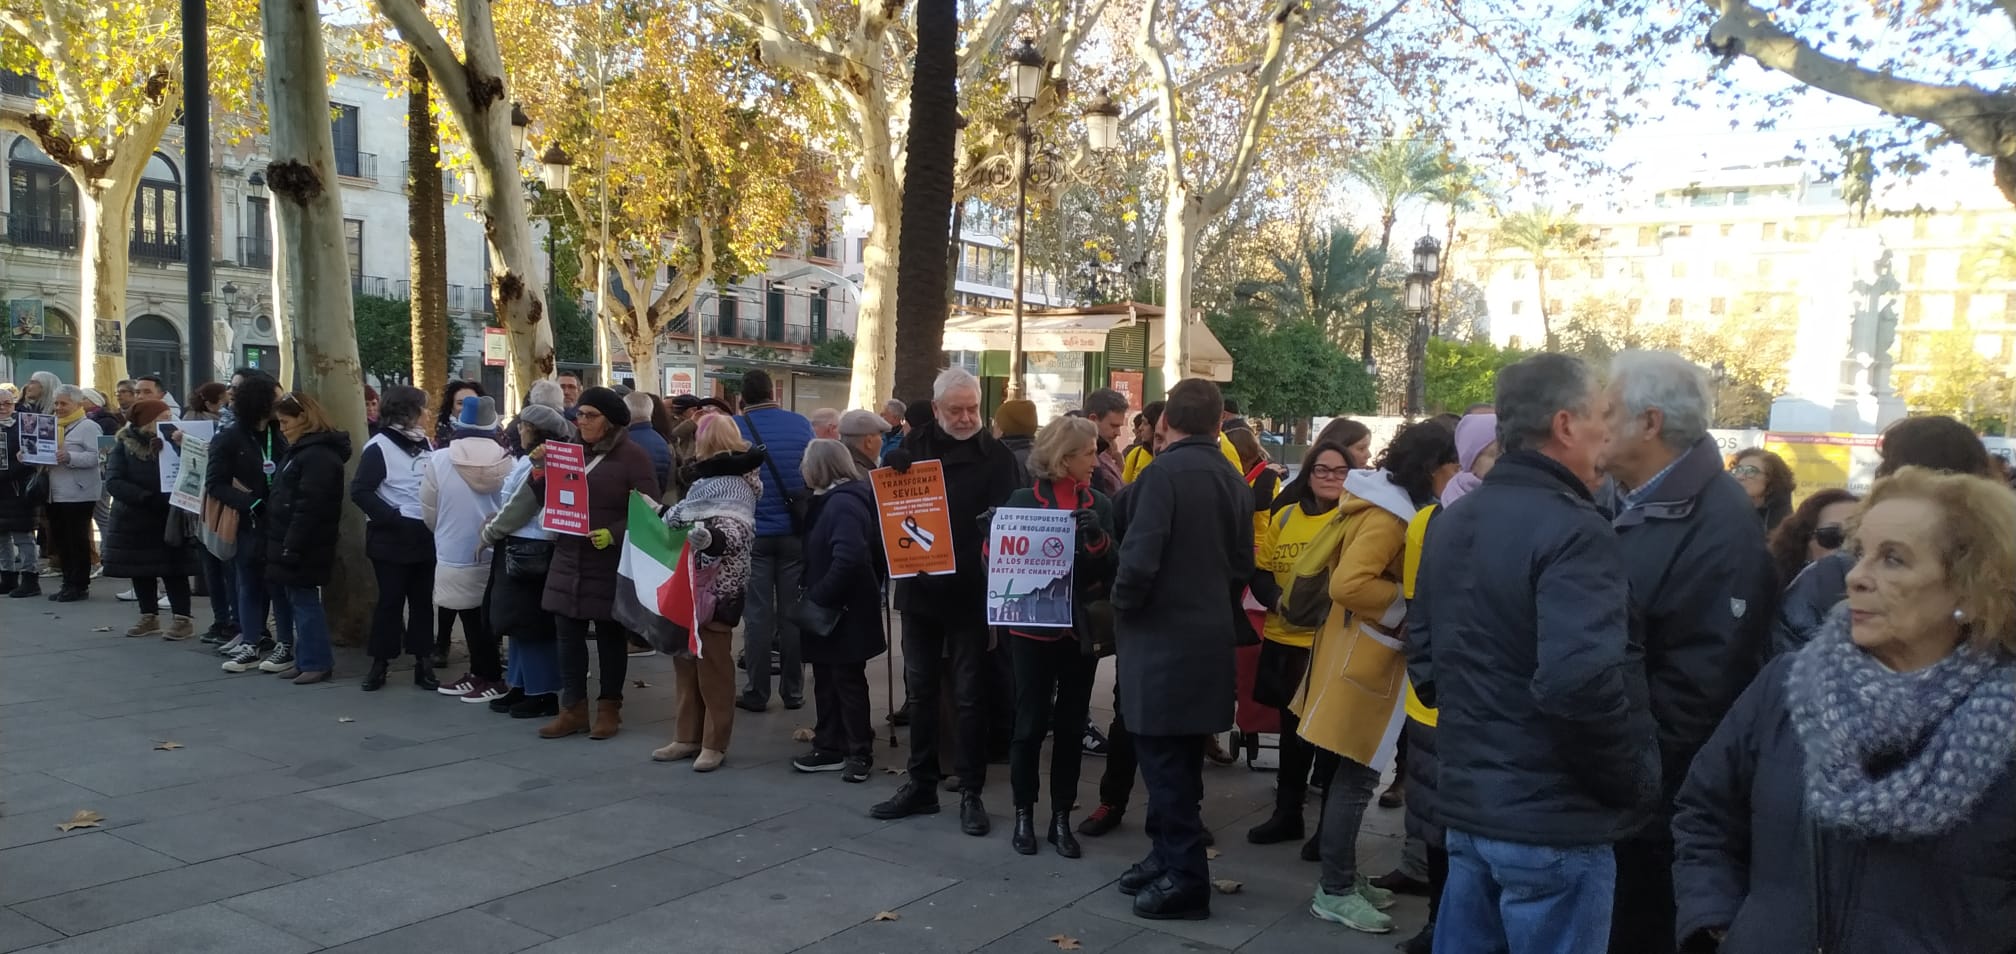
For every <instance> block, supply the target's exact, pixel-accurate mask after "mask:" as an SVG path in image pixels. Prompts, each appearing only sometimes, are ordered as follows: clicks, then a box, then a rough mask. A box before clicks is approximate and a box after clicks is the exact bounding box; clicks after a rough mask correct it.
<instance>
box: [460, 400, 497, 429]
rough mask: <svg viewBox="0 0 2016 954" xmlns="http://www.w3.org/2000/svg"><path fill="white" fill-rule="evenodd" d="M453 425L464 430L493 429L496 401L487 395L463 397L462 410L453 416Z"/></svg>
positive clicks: (495, 427) (495, 418)
mask: <svg viewBox="0 0 2016 954" xmlns="http://www.w3.org/2000/svg"><path fill="white" fill-rule="evenodd" d="M455 426H456V427H457V428H459V429H461V430H466V431H494V430H496V429H497V401H496V399H495V398H492V397H490V396H488V395H485V396H483V397H473V396H472V397H465V398H463V399H462V412H461V413H460V414H458V415H456V417H455Z"/></svg>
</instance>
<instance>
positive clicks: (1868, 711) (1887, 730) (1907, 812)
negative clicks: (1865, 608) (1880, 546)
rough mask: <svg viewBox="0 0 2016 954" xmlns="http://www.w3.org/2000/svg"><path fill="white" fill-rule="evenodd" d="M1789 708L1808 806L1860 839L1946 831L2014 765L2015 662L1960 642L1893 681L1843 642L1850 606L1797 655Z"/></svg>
mask: <svg viewBox="0 0 2016 954" xmlns="http://www.w3.org/2000/svg"><path fill="white" fill-rule="evenodd" d="M1786 708H1787V710H1788V712H1789V713H1790V715H1791V719H1792V726H1793V728H1794V729H1795V730H1796V731H1797V732H1798V733H1799V741H1800V743H1801V745H1802V747H1803V748H1804V749H1805V751H1806V772H1805V774H1806V806H1807V809H1808V810H1809V811H1811V812H1812V813H1813V816H1814V817H1815V819H1816V820H1817V821H1819V822H1820V823H1821V824H1824V825H1827V826H1829V827H1834V828H1840V829H1845V830H1847V831H1850V832H1853V833H1855V834H1858V835H1863V836H1867V837H1878V838H1931V837H1935V836H1938V835H1943V834H1945V833H1947V832H1949V831H1952V830H1953V829H1954V828H1956V827H1958V826H1959V825H1960V824H1961V823H1962V822H1965V821H1966V820H1967V818H1968V816H1969V815H1970V814H1972V812H1973V811H1974V808H1975V806H1976V805H1977V804H1979V803H1980V801H1981V798H1982V796H1983V795H1985V794H1986V793H1987V791H1988V789H1989V788H1990V787H1991V786H1993V785H1994V784H1995V783H1996V781H1998V780H1999V779H2000V778H2001V777H2002V776H2003V775H2005V774H2007V773H2008V771H2009V768H2010V765H2011V763H2012V761H2016V660H2012V659H2010V658H2009V657H2008V656H2007V655H2006V654H2003V653H2000V652H1994V651H1982V650H1979V649H1976V648H1974V647H1973V646H1971V645H1967V644H1962V645H1961V646H1960V648H1958V649H1956V650H1954V651H1953V653H1952V654H1951V655H1949V656H1947V657H1946V658H1945V659H1942V660H1940V661H1939V662H1938V663H1936V664H1934V665H1932V666H1930V667H1927V668H1925V669H1921V670H1918V671H1916V672H1892V671H1891V670H1890V669H1888V668H1887V667H1885V666H1884V665H1883V664H1882V663H1880V662H1877V661H1876V659H1875V658H1874V657H1872V656H1870V655H1869V654H1868V653H1865V652H1863V651H1862V650H1861V649H1859V648H1857V647H1856V646H1855V644H1854V643H1853V642H1851V641H1850V640H1849V638H1848V613H1847V609H1846V608H1845V607H1836V608H1835V611H1834V612H1833V614H1832V615H1830V616H1829V617H1828V620H1827V624H1826V626H1825V627H1823V628H1822V629H1821V631H1820V633H1819V634H1818V635H1816V636H1815V637H1814V638H1813V641H1812V642H1811V643H1810V644H1808V645H1807V646H1806V648H1805V649H1803V650H1801V651H1800V652H1799V655H1798V656H1796V657H1794V659H1793V661H1792V665H1791V667H1790V675H1789V677H1788V684H1787V688H1786Z"/></svg>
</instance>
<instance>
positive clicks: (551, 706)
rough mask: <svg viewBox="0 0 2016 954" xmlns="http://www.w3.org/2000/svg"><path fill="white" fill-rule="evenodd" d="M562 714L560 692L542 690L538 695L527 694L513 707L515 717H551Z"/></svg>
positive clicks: (512, 715)
mask: <svg viewBox="0 0 2016 954" xmlns="http://www.w3.org/2000/svg"><path fill="white" fill-rule="evenodd" d="M559 714H560V694H559V693H557V692H542V693H540V694H539V695H536V696H526V697H525V698H524V699H521V700H519V702H518V704H517V705H515V706H512V707H511V718H513V719H551V718H553V717H554V716H557V715H559Z"/></svg>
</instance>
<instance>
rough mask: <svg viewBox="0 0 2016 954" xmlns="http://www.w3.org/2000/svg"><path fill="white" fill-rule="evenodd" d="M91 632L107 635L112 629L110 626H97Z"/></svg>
mask: <svg viewBox="0 0 2016 954" xmlns="http://www.w3.org/2000/svg"><path fill="white" fill-rule="evenodd" d="M91 631H92V632H94V633H109V632H111V631H112V627H110V626H98V627H95V628H93V629H92V630H91Z"/></svg>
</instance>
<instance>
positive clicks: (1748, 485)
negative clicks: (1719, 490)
mask: <svg viewBox="0 0 2016 954" xmlns="http://www.w3.org/2000/svg"><path fill="white" fill-rule="evenodd" d="M1729 476H1731V477H1734V478H1736V482H1737V483H1739V484H1742V485H1743V492H1744V493H1747V494H1749V495H1750V505H1751V506H1753V507H1756V508H1757V519H1758V521H1759V522H1761V523H1763V525H1764V532H1765V533H1770V532H1771V531H1773V530H1776V529H1778V525H1779V524H1781V523H1784V522H1785V518H1786V517H1789V516H1791V515H1792V492H1793V491H1795V490H1798V489H1799V481H1798V480H1796V479H1794V478H1793V476H1792V468H1791V467H1790V466H1788V465H1787V464H1786V463H1785V458H1783V457H1780V456H1778V455H1777V454H1774V453H1771V452H1770V451H1767V450H1765V449H1764V448H1762V447H1746V448H1744V449H1743V450H1740V451H1737V452H1736V456H1735V457H1733V458H1730V461H1729Z"/></svg>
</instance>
